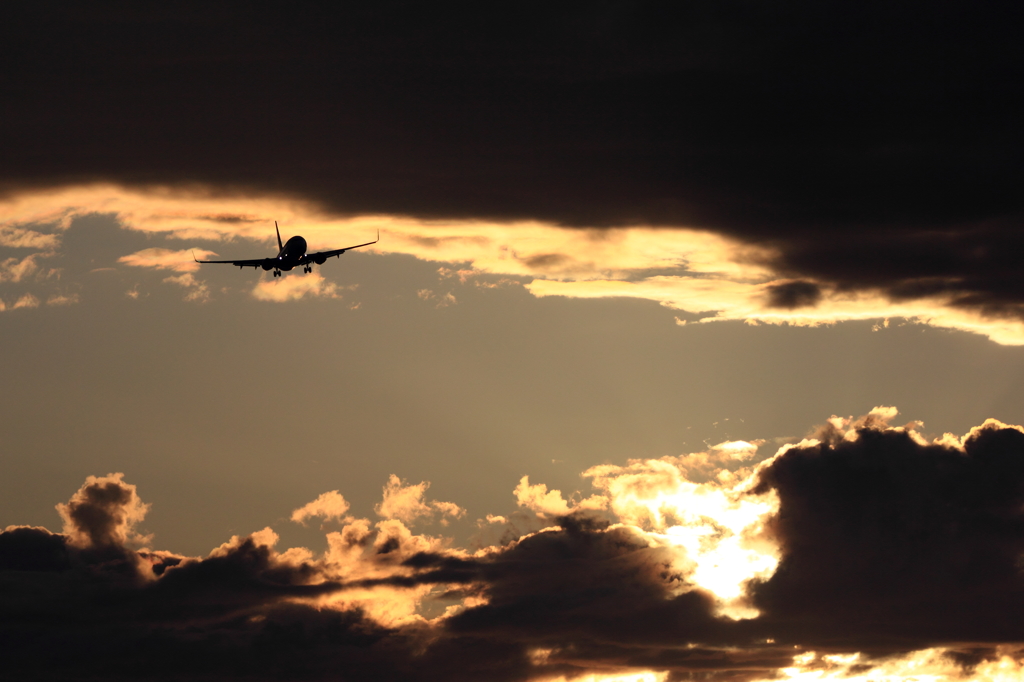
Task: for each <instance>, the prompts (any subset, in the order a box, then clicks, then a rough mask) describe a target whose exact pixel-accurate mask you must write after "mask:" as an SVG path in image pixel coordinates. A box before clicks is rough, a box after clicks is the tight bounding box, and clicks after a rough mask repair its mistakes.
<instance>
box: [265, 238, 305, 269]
mask: <svg viewBox="0 0 1024 682" xmlns="http://www.w3.org/2000/svg"><path fill="white" fill-rule="evenodd" d="M305 256H306V240H305V239H303V238H302V237H300V236H298V235H295V236H294V237H292V238H291V239H289V240H288V241H286V242H285V243H284V246H282V247H281V250H280V251H278V252H277V258H267V259H265V260H264V261H263V269H264V270H285V271H288V270H291V269H292V268H294V267H295V266H296V265H299V264H300V262H301V261H302V259H303V258H304V257H305Z"/></svg>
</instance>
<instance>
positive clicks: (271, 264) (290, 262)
mask: <svg viewBox="0 0 1024 682" xmlns="http://www.w3.org/2000/svg"><path fill="white" fill-rule="evenodd" d="M274 229H275V230H277V246H278V248H279V249H280V251H278V252H277V257H276V258H253V259H250V260H199V259H197V258H196V255H195V254H194V253H193V254H192V260H194V261H195V262H197V263H230V264H231V265H237V266H238V267H240V268H263V269H264V270H268V271H269V270H273V271H274V277H280V276H281V271H282V270H284V271H285V272H287V271H288V270H291V269H292V268H294V267H298V266H299V265H301V266H302V271H303V272H313V265H312V264H313V263H316V264H317V265H323V264H324V261H326V260H327V259H328V258H333V257H335V256H338V257H340V256H341V254H343V253H345V252H346V251H349V250H351V249H358V248H360V247H362V246H369V245H370V244H376V243H377V242H378V241H380V230H377V238H376V239H374V240H373V241H372V242H366V243H365V244H356V245H355V246H346V247H345V248H343V249H334V250H333V251H318V252H317V253H306V240H305V239H303V238H302V237H300V236H298V235H295V236H294V237H292V238H291V239H289V240H288V241H286V242H284V243H281V228H279V227H278V226H277V221H276V220H275V221H274Z"/></svg>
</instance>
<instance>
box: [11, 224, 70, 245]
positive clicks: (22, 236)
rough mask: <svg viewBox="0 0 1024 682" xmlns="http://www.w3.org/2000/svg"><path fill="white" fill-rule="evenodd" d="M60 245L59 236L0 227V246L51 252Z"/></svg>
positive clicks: (20, 228) (12, 227)
mask: <svg viewBox="0 0 1024 682" xmlns="http://www.w3.org/2000/svg"><path fill="white" fill-rule="evenodd" d="M59 244H60V236H59V235H56V234H48V233H44V232H38V231H36V230H30V229H26V228H22V227H14V226H12V225H0V246H7V247H11V248H16V249H39V250H52V249H55V248H57V246H58V245H59Z"/></svg>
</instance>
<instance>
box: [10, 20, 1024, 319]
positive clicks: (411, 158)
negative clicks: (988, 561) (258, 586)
mask: <svg viewBox="0 0 1024 682" xmlns="http://www.w3.org/2000/svg"><path fill="white" fill-rule="evenodd" d="M757 11H758V13H759V14H758V20H757V21H750V20H749V17H748V16H747V15H746V14H745V13H744V12H732V11H727V10H723V9H722V8H721V7H720V6H719V5H718V4H717V3H697V4H696V5H692V6H691V5H686V6H685V7H672V8H668V7H661V8H656V7H653V6H634V5H630V4H628V3H613V4H612V5H600V6H594V7H588V8H585V9H580V8H573V9H571V10H565V9H556V8H548V9H547V10H546V11H545V12H544V13H543V16H542V20H541V19H540V18H539V17H540V15H538V13H537V12H536V11H535V10H534V9H532V8H529V7H525V6H524V7H523V8H520V9H518V10H517V11H516V12H511V13H508V14H506V15H505V16H503V19H502V21H500V22H495V20H494V17H493V15H492V14H491V13H489V12H486V11H484V9H482V8H481V9H479V10H475V11H470V12H461V13H459V17H458V18H457V19H455V20H452V21H449V22H438V21H437V20H436V18H435V17H433V16H432V15H430V14H429V13H428V12H426V10H423V11H410V12H403V13H400V15H396V14H394V13H390V12H384V13H378V12H377V11H374V10H368V11H366V12H358V13H356V14H352V13H351V12H341V11H338V12H334V11H328V10H325V11H324V12H321V13H318V14H316V16H315V17H314V16H305V15H303V14H301V13H293V12H284V13H280V12H277V11H270V10H253V11H251V12H248V13H246V14H245V16H243V17H239V16H229V15H227V14H225V15H219V14H217V13H210V12H208V11H205V10H194V11H193V10H185V9H182V10H181V12H178V13H176V14H174V17H175V18H174V19H172V18H169V15H162V14H160V13H158V12H156V11H149V10H144V11H140V12H138V13H137V14H135V15H132V16H131V17H124V16H121V15H117V16H114V15H111V14H103V13H94V14H92V15H91V16H90V17H89V22H90V24H89V25H90V26H93V27H95V28H96V31H97V32H99V34H102V35H103V36H104V40H103V41H102V45H103V48H102V49H100V48H99V47H98V45H99V43H96V42H91V41H89V40H88V39H86V38H85V37H83V36H82V34H81V33H80V32H79V30H78V28H79V27H80V25H81V23H80V22H81V21H82V20H83V19H82V17H81V15H79V14H78V10H76V9H74V8H65V9H61V10H54V11H53V12H49V11H43V10H39V9H31V8H30V9H25V10H24V11H20V12H19V13H18V16H17V19H16V20H12V21H9V22H5V23H4V26H5V27H6V26H10V27H14V26H17V27H19V30H18V31H15V30H14V29H13V28H11V29H9V31H8V33H9V34H10V35H7V34H5V35H4V44H5V45H8V46H9V48H10V49H11V50H12V54H13V55H15V56H16V57H17V61H18V63H19V65H21V66H20V68H19V69H18V70H17V73H15V74H13V75H12V79H13V80H12V81H11V82H10V83H9V84H8V87H9V89H10V91H12V92H18V93H20V94H19V97H18V98H17V99H16V100H14V101H12V102H11V103H10V105H9V109H8V111H7V112H6V115H5V125H4V127H3V130H2V131H0V145H2V146H3V148H4V150H5V160H6V161H7V162H6V163H5V164H4V166H3V168H2V169H0V188H2V189H3V192H4V195H5V197H6V198H5V205H4V211H3V212H4V215H5V216H7V217H8V220H9V221H10V222H9V224H7V225H5V227H4V230H6V231H5V232H4V234H5V235H7V237H6V239H8V240H9V241H11V242H12V243H17V244H19V245H21V244H28V243H37V244H38V245H40V246H41V245H42V241H46V240H45V238H44V237H40V236H38V233H35V231H34V230H32V228H30V227H28V226H26V225H25V223H26V222H27V221H29V220H30V219H32V220H37V221H38V222H49V223H56V224H58V225H61V226H66V224H67V220H68V219H69V218H70V217H71V216H72V215H81V214H83V213H87V212H116V213H118V215H120V216H121V217H122V219H123V220H124V221H125V224H126V225H140V224H142V223H146V224H147V225H148V226H149V227H150V228H159V229H160V230H162V231H165V232H173V233H175V234H178V235H180V236H182V237H183V238H188V239H196V238H216V237H217V236H218V235H223V234H225V233H226V232H231V233H233V234H238V235H241V236H244V237H246V238H248V239H254V240H260V241H263V242H264V243H266V242H267V241H268V238H269V239H272V235H273V233H272V232H271V231H270V230H269V229H268V227H269V222H268V221H269V220H273V219H275V218H276V219H280V220H285V219H287V218H288V217H290V216H291V215H294V214H297V213H307V214H311V213H315V214H317V215H318V216H319V217H320V218H332V219H333V218H337V217H351V216H407V217H412V218H413V219H414V220H415V221H418V222H420V223H434V222H439V223H444V222H448V223H463V224H465V223H473V222H476V223H479V224H489V225H495V226H505V227H509V228H510V229H514V230H515V231H517V232H520V233H521V234H522V236H521V238H519V239H517V240H516V243H514V244H510V243H504V242H503V243H501V244H500V245H501V246H505V247H507V249H506V251H505V254H506V258H507V260H509V261H515V267H514V268H512V267H506V269H505V270H504V271H503V272H506V273H508V274H519V273H518V272H513V271H519V272H521V271H527V272H528V273H529V276H541V277H546V278H552V279H560V278H575V279H580V280H583V279H592V278H594V277H595V274H594V273H595V271H603V270H607V271H609V272H605V273H604V274H602V275H601V278H602V279H606V280H610V281H613V280H616V279H619V277H618V276H617V275H616V274H615V273H613V272H610V271H612V270H613V269H614V268H615V267H616V266H617V265H618V263H616V262H614V261H615V260H616V259H615V258H614V257H613V258H612V259H610V260H609V258H608V257H607V256H608V254H607V251H609V250H613V249H603V248H600V247H599V244H601V243H606V244H608V245H609V246H614V244H615V242H616V240H618V239H620V236H619V231H617V229H615V228H636V227H640V228H678V229H694V228H700V230H702V231H704V232H708V233H713V234H716V235H719V236H721V237H722V238H723V239H725V240H727V241H731V242H734V243H736V244H740V245H742V248H743V249H745V250H747V251H749V252H751V253H752V254H754V255H755V257H754V258H753V259H751V258H747V257H746V256H744V258H741V259H739V260H744V261H746V264H747V265H748V266H749V265H751V264H754V263H755V262H756V264H758V265H760V266H761V267H763V268H767V269H768V270H770V271H771V273H772V276H771V277H769V278H765V279H762V280H761V283H767V282H772V281H774V282H776V284H774V285H772V286H775V287H779V286H783V287H786V288H783V289H777V288H776V289H769V290H768V291H767V292H766V291H761V292H759V293H760V294H761V296H760V297H759V300H760V301H761V304H762V305H765V302H766V301H767V304H768V305H767V307H768V309H769V311H771V310H774V311H775V312H777V313H780V314H781V313H789V312H793V313H796V312H800V311H802V310H804V309H805V308H808V307H809V306H807V305H806V304H808V303H811V302H813V301H812V299H813V294H811V298H807V297H806V296H805V297H801V296H800V295H799V292H798V291H797V290H796V289H794V287H793V286H791V285H786V284H784V283H785V282H790V283H791V282H802V283H804V284H802V285H799V286H802V287H804V288H805V290H806V291H807V292H810V291H811V290H810V289H809V288H808V287H811V286H814V287H818V289H819V290H821V291H822V292H825V294H824V297H825V298H829V297H832V296H834V294H835V292H846V293H853V294H856V295H857V296H858V297H861V298H870V299H872V301H873V305H874V306H875V314H876V315H879V316H885V310H884V308H885V304H886V303H905V302H907V301H917V302H920V303H921V304H922V305H917V306H912V308H915V309H916V311H917V312H915V313H914V314H925V313H927V312H929V311H930V312H931V313H934V312H935V311H934V309H935V308H936V307H938V308H950V309H952V310H953V311H963V312H964V313H965V317H966V318H971V319H975V318H978V319H984V320H987V321H988V322H990V323H991V324H992V325H997V323H998V322H999V321H1000V320H1003V319H1006V320H1013V321H1015V322H1016V323H1019V322H1020V320H1021V319H1022V318H1024V307H1022V306H1024V294H1022V291H1024V287H1022V282H1021V278H1020V272H1019V267H1018V263H1017V260H1018V259H1017V258H1016V256H1015V254H1018V253H1020V251H1021V248H1022V246H1024V242H1022V237H1021V235H1020V230H1019V225H1020V219H1021V216H1022V215H1024V200H1022V196H1021V193H1020V191H1019V188H1020V186H1021V177H1022V166H1021V159H1022V158H1024V154H1022V153H1021V151H1022V140H1021V137H1020V135H1019V123H1018V122H1019V120H1020V118H1021V114H1022V111H1021V103H1020V100H1019V97H1017V94H1016V91H1015V89H1014V88H1013V87H1010V86H1008V84H1014V83H1016V82H1018V81H1019V80H1020V77H1019V76H1020V73H1019V70H1020V69H1019V53H1018V42H1019V40H1018V36H1019V32H1020V31H1019V27H1020V17H1019V14H1017V12H1016V9H1015V8H1014V7H1012V6H1011V5H1003V4H997V5H979V4H977V3H953V5H951V6H950V9H949V11H948V12H942V13H939V14H936V15H934V16H931V17H930V20H929V22H927V25H922V23H921V21H920V16H919V14H918V13H917V12H916V11H913V10H911V9H908V8H901V7H893V6H883V7H881V9H877V11H876V8H875V7H874V5H865V6H863V7H860V8H858V9H857V10H855V11H854V12H853V13H852V14H850V13H849V12H846V11H845V10H842V11H841V10H840V9H838V8H836V7H832V6H827V7H814V8H809V7H807V6H803V5H801V4H797V5H793V6H790V5H771V6H764V7H759V8H758V10H757ZM381 12H383V10H382V11H381ZM126 26H127V27H129V28H130V30H126V29H125V27H126ZM425 26H426V27H429V30H428V31H426V32H425V31H424V27H425ZM282 30H286V31H288V32H290V34H291V35H295V36H302V39H301V40H294V41H291V42H289V43H287V44H286V43H283V42H282V44H280V45H278V46H277V48H276V49H277V51H276V52H274V53H273V54H271V53H268V52H267V51H266V46H265V41H264V40H263V36H265V35H267V34H269V33H276V32H280V31H282ZM225 31H228V32H230V33H231V35H233V36H234V40H232V41H231V42H230V43H229V44H228V43H224V42H223V41H219V40H216V39H215V38H214V36H218V35H222V34H223V33H224V32H225ZM23 35H40V36H45V39H43V40H40V41H26V40H25V39H24V38H23V37H21V36H23ZM479 36H488V37H489V38H488V39H487V40H486V41H484V42H485V43H486V44H482V43H481V41H480V39H479ZM357 38H358V41H357V42H358V46H359V47H358V48H355V47H353V44H354V43H353V41H354V40H356V39H357ZM136 41H141V43H142V44H145V45H147V46H149V48H148V50H146V51H143V52H140V51H139V50H137V49H135V48H136V47H137V42H136ZM864 45H872V46H874V49H873V51H872V53H871V55H869V56H867V57H866V58H865V55H864V51H863V46H864ZM184 52H188V53H189V54H190V55H191V57H190V59H189V60H181V59H179V58H178V55H180V54H182V53H184ZM95 73H104V74H106V80H105V82H104V88H103V89H102V92H101V91H100V90H98V89H96V88H95V87H92V86H91V84H90V80H89V78H88V75H89V74H95ZM138 74H149V75H150V76H152V78H140V77H138ZM154 84H156V85H154ZM257 84H258V85H257ZM410 84H412V85H410ZM453 84H458V86H457V87H456V86H455V85H453ZM53 98H57V100H59V101H60V102H61V103H62V105H61V106H54V105H53V101H54V99H53ZM267 101H279V102H288V103H289V105H288V106H287V107H279V108H278V109H277V110H276V111H275V113H274V115H273V116H268V115H267V114H266V107H265V106H264V103H265V102H267ZM339 111H343V112H344V115H343V116H339V115H336V114H337V112H339ZM752 112H753V113H752ZM184 121H188V122H190V124H189V125H187V126H186V125H183V123H182V122H184ZM130 131H145V134H142V133H141V132H140V133H138V134H135V133H132V132H130ZM395 131H401V132H400V134H398V135H396V132H395ZM255 149H258V150H260V151H259V153H258V155H254V154H255V153H254V152H253V150H255ZM267 159H274V162H273V163H270V162H267ZM82 185H94V186H107V187H119V188H129V189H128V190H124V191H127V192H128V193H130V194H136V195H138V194H143V195H145V196H146V197H147V201H146V202H142V204H148V205H134V204H133V203H132V202H131V201H127V202H126V201H121V200H112V201H108V200H105V199H103V200H99V201H92V200H89V199H83V196H84V195H83V194H82V193H81V192H80V191H78V190H77V189H75V186H78V187H80V186H82ZM239 198H245V199H246V200H247V201H240V200H239ZM198 203H204V204H205V205H206V208H205V209H204V210H202V211H201V212H196V211H189V210H185V209H183V208H182V207H183V206H185V205H187V204H191V205H196V204H198ZM156 204H160V205H161V206H162V207H170V209H169V210H154V208H153V206H154V205H156ZM531 224H533V225H546V226H571V227H573V228H579V231H580V232H586V233H588V234H589V236H588V238H589V239H591V241H592V244H591V245H590V247H588V248H586V249H575V248H571V247H572V246H573V244H567V243H563V244H560V243H557V240H553V241H551V242H549V243H543V244H530V243H529V235H528V234H526V233H528V232H529V227H528V226H530V225H531ZM588 228H591V229H588ZM609 228H611V229H609ZM17 230H23V231H22V232H18V231H17ZM30 232H33V234H30ZM524 232H525V233H524ZM371 234H372V233H371ZM606 236H607V237H608V238H609V240H608V241H607V242H604V241H603V240H604V239H605V237H606ZM484 239H485V240H486V239H489V237H486V236H485V237H484ZM40 240H42V241H40ZM499 241H500V240H499ZM340 243H341V244H345V243H351V242H348V241H347V240H346V241H342V242H340ZM481 244H482V242H481V241H479V235H458V234H451V233H444V232H441V231H431V230H423V231H417V232H416V233H412V234H409V235H408V236H407V237H406V238H403V239H402V240H401V247H400V249H401V250H408V251H414V252H417V253H422V254H423V257H425V258H428V259H431V260H441V261H445V262H451V263H461V262H463V260H464V259H460V258H457V257H454V256H456V255H457V254H458V253H460V252H462V251H473V250H474V249H476V250H479V248H480V246H481ZM47 248H50V247H47ZM656 250H657V249H656V248H655V246H654V245H653V243H652V247H651V249H650V251H651V252H654V251H656ZM431 253H433V256H431V255H429V254H431ZM737 253H739V248H737ZM633 275H634V276H636V273H635V272H634V273H633ZM771 292H775V294H776V295H775V298H772V296H771ZM766 294H767V298H766V296H765V295H766ZM794 294H795V295H796V296H795V298H794ZM676 298H677V299H678V298H680V297H679V296H677V297H676ZM797 303H799V304H800V305H799V306H796V305H795V304H797ZM773 306H774V307H773ZM922 309H924V312H923V313H922ZM705 310H718V309H717V308H713V309H705ZM697 312H701V311H697ZM834 313H836V314H838V313H837V311H834ZM931 317H935V315H934V314H933V315H932V316H931ZM772 319H782V317H776V318H772ZM815 319H819V318H817V317H816V318H815ZM833 319H847V318H836V317H835V315H833ZM858 319H859V318H858ZM951 321H955V320H951ZM940 323H943V322H941V321H940ZM957 328H966V327H957ZM982 333H986V332H984V331H982ZM1014 334H1016V335H1017V338H1019V337H1020V333H1019V330H1016V331H1015V332H1014ZM993 336H994V337H995V338H1000V339H1002V338H1006V337H1007V336H1008V334H1000V333H995V334H993Z"/></svg>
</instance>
